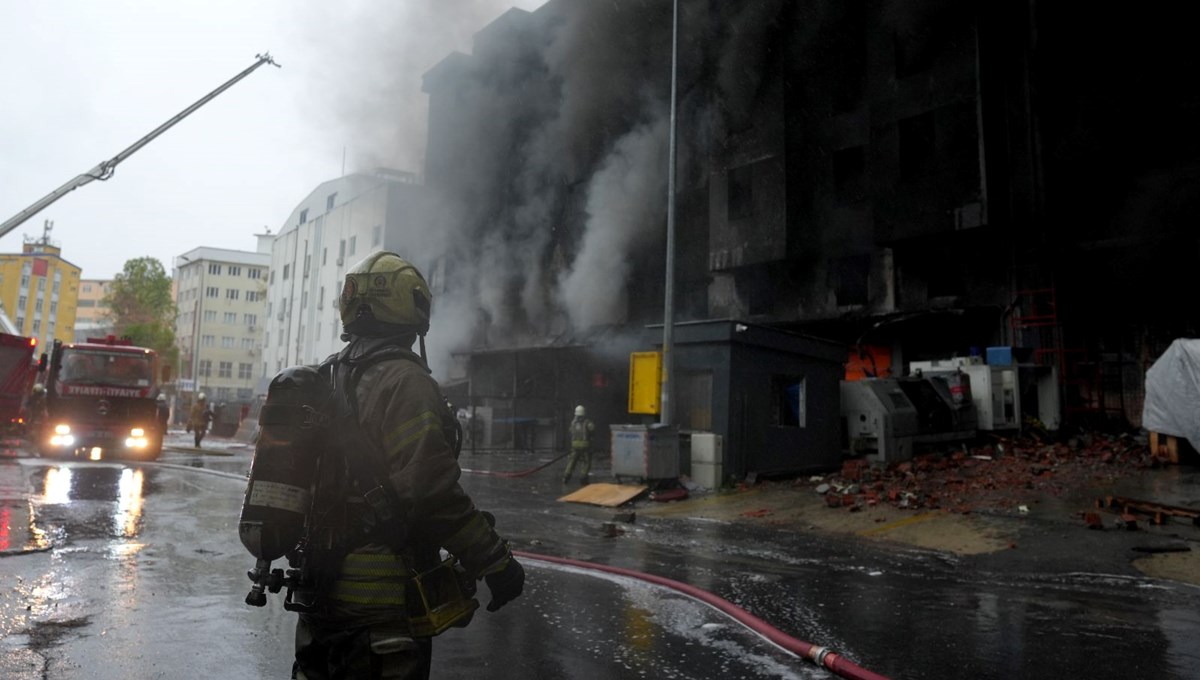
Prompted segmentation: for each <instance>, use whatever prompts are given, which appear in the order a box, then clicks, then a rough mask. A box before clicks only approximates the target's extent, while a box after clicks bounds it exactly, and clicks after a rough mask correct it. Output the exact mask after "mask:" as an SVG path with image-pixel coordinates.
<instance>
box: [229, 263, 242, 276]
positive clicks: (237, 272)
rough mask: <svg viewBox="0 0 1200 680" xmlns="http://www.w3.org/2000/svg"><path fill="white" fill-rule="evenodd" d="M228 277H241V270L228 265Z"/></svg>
mask: <svg viewBox="0 0 1200 680" xmlns="http://www.w3.org/2000/svg"><path fill="white" fill-rule="evenodd" d="M229 275H230V276H241V275H242V268H241V267H235V266H233V265H229Z"/></svg>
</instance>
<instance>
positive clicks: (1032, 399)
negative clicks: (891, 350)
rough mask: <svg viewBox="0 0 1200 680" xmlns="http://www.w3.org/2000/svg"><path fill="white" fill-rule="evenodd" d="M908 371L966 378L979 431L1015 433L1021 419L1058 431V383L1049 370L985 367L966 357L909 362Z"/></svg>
mask: <svg viewBox="0 0 1200 680" xmlns="http://www.w3.org/2000/svg"><path fill="white" fill-rule="evenodd" d="M908 371H909V373H910V374H913V375H924V376H952V375H956V374H960V373H961V374H964V375H966V376H968V377H969V378H970V379H971V399H972V401H973V402H974V404H975V411H976V412H977V413H978V415H979V423H978V427H979V429H980V430H986V431H994V430H1019V429H1021V424H1022V420H1023V416H1025V415H1031V416H1035V417H1037V418H1038V420H1040V421H1041V422H1042V424H1044V425H1045V426H1046V427H1047V428H1048V429H1051V430H1056V429H1058V425H1059V419H1060V415H1059V400H1058V380H1057V374H1056V373H1055V370H1054V367H1052V366H1038V365H1034V364H1017V363H1011V362H1010V363H1005V364H999V365H997V364H987V363H984V359H983V357H980V356H969V357H955V358H951V359H936V360H933V361H913V362H909V364H908Z"/></svg>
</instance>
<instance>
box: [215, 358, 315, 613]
mask: <svg viewBox="0 0 1200 680" xmlns="http://www.w3.org/2000/svg"><path fill="white" fill-rule="evenodd" d="M331 395H332V389H331V387H330V385H329V383H328V381H327V379H325V378H323V377H322V376H321V374H320V373H318V372H317V370H316V369H314V368H312V367H310V366H293V367H290V368H286V369H284V370H283V371H281V372H279V374H278V375H276V376H275V378H274V379H272V380H271V384H270V386H269V387H268V388H267V400H266V403H264V404H263V407H262V411H261V413H260V415H259V419H258V424H259V434H258V442H257V443H256V444H255V446H254V459H253V461H252V462H251V464H250V478H249V481H248V482H247V484H246V496H245V500H244V501H243V503H242V514H241V520H240V521H239V522H238V535H239V537H240V538H241V539H242V545H244V546H246V550H249V551H250V554H252V555H254V557H255V558H257V562H256V563H255V566H254V569H253V570H252V571H250V572H248V575H249V576H250V580H251V581H253V582H254V586H253V587H252V588H251V589H250V593H249V594H247V595H246V604H249V605H252V606H255V607H261V606H263V605H265V604H266V603H267V595H266V592H264V591H265V590H270V591H271V592H272V593H277V592H279V590H280V589H281V588H282V587H283V586H285V585H286V586H288V587H289V588H291V587H292V586H293V585H294V584H295V582H296V581H297V580H298V579H299V570H297V569H290V570H288V572H287V574H286V575H285V574H284V571H283V570H282V569H275V570H272V569H271V562H272V561H274V560H277V559H279V558H281V557H284V556H285V555H287V554H288V553H289V552H291V551H292V550H294V549H295V548H296V547H297V545H298V543H300V542H301V539H302V537H303V536H304V532H305V521H306V518H307V516H308V513H309V510H310V507H311V504H312V489H313V483H314V478H315V476H316V472H317V464H318V459H319V456H320V453H321V446H322V442H323V439H324V438H323V437H322V436H321V432H322V429H323V427H324V426H325V424H326V423H327V421H328V416H327V415H326V413H325V410H326V409H327V408H328V404H329V401H330V398H331Z"/></svg>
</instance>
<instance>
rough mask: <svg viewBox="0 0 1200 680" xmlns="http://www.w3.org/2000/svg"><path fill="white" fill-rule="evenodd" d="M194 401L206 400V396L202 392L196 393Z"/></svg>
mask: <svg viewBox="0 0 1200 680" xmlns="http://www.w3.org/2000/svg"><path fill="white" fill-rule="evenodd" d="M196 401H208V397H207V396H205V394H204V393H203V392H201V393H200V394H198V395H196Z"/></svg>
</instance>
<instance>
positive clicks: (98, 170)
mask: <svg viewBox="0 0 1200 680" xmlns="http://www.w3.org/2000/svg"><path fill="white" fill-rule="evenodd" d="M254 56H255V58H256V59H257V61H255V62H254V63H253V64H252V65H250V67H249V68H247V69H246V70H244V71H242V72H241V73H239V74H237V75H236V76H234V77H233V78H230V79H229V80H228V81H227V82H226V83H225V84H224V85H221V86H220V87H218V88H217V89H215V90H213V91H212V92H209V93H208V94H207V95H205V96H204V97H202V98H201V99H200V100H199V101H197V102H196V103H195V104H192V105H191V106H189V107H187V108H186V109H184V110H183V111H180V112H179V113H177V114H175V116H174V117H173V118H171V119H170V120H168V121H167V122H165V123H163V124H162V125H159V126H158V127H157V128H155V129H154V130H153V131H152V132H151V133H150V134H148V135H146V136H145V137H142V138H141V139H139V140H137V141H136V142H134V143H133V144H132V145H131V146H130V147H129V148H127V149H125V150H124V151H122V152H121V153H119V154H117V155H116V156H113V157H112V158H110V159H108V160H106V161H101V162H100V164H99V165H97V166H96V167H94V168H92V169H91V170H88V171H87V172H85V173H83V174H82V175H78V176H77V177H75V178H73V179H71V180H70V181H69V182H67V183H66V184H64V185H62V186H61V187H59V188H57V189H55V190H54V191H51V192H50V193H49V194H47V195H46V196H45V197H44V198H42V199H41V200H39V201H38V202H36V203H34V204H33V205H31V206H29V207H28V208H26V209H24V210H22V211H21V212H19V213H17V214H16V215H14V216H13V217H11V218H10V219H8V220H6V221H5V222H4V223H3V224H0V237H3V236H4V235H5V234H7V233H8V232H10V231H12V230H13V229H16V228H17V227H18V226H20V225H21V223H23V222H25V220H28V219H29V218H30V217H33V216H34V215H36V214H38V213H39V212H41V211H42V210H44V209H45V208H46V207H47V206H49V205H50V204H51V203H54V202H55V201H57V200H58V199H60V198H62V197H63V196H66V195H67V194H69V193H70V192H72V191H74V190H76V189H78V188H79V187H81V186H83V185H85V184H88V183H90V182H93V181H95V180H106V179H108V178H109V177H112V175H113V172H114V171H115V170H116V168H117V164H118V163H120V162H121V161H123V160H125V159H126V158H129V157H130V156H132V155H133V154H134V153H136V152H137V150H138V149H140V148H142V147H143V146H146V145H147V144H149V143H150V142H151V141H153V140H154V138H156V137H158V136H159V135H161V134H162V133H164V132H166V131H167V130H169V129H170V128H171V127H172V126H174V125H175V124H176V123H178V122H179V121H181V120H183V119H184V118H187V117H188V116H189V115H191V114H192V112H193V111H195V110H196V109H198V108H200V107H201V106H204V105H205V104H207V103H208V102H210V101H212V100H213V99H214V98H215V97H216V96H217V95H219V94H221V93H222V92H224V91H225V90H228V89H229V88H231V87H233V85H234V83H236V82H238V81H239V80H241V79H242V78H245V77H246V76H248V75H250V74H251V73H253V72H254V70H255V69H257V68H258V67H259V66H262V65H263V64H270V65H272V66H275V67H277V68H278V67H279V64H277V63H275V60H274V59H272V58H271V55H270V54H256V55H254Z"/></svg>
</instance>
